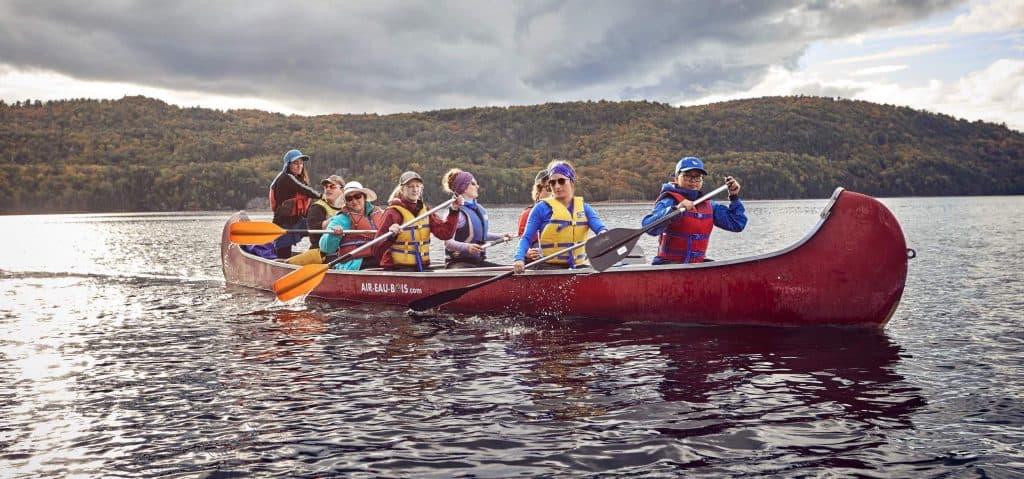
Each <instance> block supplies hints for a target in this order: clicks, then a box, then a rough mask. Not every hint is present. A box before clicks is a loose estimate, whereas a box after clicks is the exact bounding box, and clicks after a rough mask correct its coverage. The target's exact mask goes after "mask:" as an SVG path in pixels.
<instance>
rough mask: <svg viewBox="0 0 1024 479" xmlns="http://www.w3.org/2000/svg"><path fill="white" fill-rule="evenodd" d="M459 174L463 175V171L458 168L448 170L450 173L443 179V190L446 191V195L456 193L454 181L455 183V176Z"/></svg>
mask: <svg viewBox="0 0 1024 479" xmlns="http://www.w3.org/2000/svg"><path fill="white" fill-rule="evenodd" d="M459 173H462V170H460V169H458V168H452V169H450V170H448V172H447V173H445V174H444V176H442V177H441V188H443V189H444V192H445V193H452V194H454V193H455V192H454V191H452V188H453V186H452V181H455V175H457V174H459Z"/></svg>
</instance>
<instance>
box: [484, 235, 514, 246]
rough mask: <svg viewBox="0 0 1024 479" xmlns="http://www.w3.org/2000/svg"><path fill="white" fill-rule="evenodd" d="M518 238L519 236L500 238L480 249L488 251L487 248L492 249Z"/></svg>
mask: <svg viewBox="0 0 1024 479" xmlns="http://www.w3.org/2000/svg"><path fill="white" fill-rule="evenodd" d="M516 238H518V236H506V237H504V238H499V239H496V240H494V241H488V242H486V243H484V244H482V245H480V249H487V248H490V247H491V246H495V245H499V244H502V243H504V242H506V241H512V240H514V239H516Z"/></svg>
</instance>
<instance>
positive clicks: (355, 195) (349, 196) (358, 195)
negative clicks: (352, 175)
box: [345, 193, 365, 201]
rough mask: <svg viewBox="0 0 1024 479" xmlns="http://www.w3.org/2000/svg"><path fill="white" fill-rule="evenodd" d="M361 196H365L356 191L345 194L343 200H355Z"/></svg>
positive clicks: (361, 197)
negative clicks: (351, 193)
mask: <svg viewBox="0 0 1024 479" xmlns="http://www.w3.org/2000/svg"><path fill="white" fill-rule="evenodd" d="M363 198H365V196H364V195H363V194H362V193H356V194H354V195H348V196H346V197H345V201H356V200H361V199H363Z"/></svg>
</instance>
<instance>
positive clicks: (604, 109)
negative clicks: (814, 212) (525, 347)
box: [0, 97, 1024, 213]
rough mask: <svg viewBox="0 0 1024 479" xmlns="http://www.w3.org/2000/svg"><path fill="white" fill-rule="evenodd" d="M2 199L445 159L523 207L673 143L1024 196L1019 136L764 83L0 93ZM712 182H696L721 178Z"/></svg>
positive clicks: (615, 174) (647, 183)
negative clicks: (443, 103)
mask: <svg viewBox="0 0 1024 479" xmlns="http://www.w3.org/2000/svg"><path fill="white" fill-rule="evenodd" d="M0 138H2V139H3V141H2V143H0V158H2V159H0V212H4V213H14V212H60V211H91V212H103V211H177V210H210V209H238V208H243V207H245V206H246V205H247V204H251V202H252V200H254V199H262V198H265V197H266V194H267V187H268V185H269V183H270V180H271V179H272V178H273V177H274V175H275V174H277V172H278V171H279V170H280V167H281V164H282V163H281V156H282V155H283V154H284V152H285V151H286V150H288V149H290V148H299V149H301V150H302V151H303V153H306V154H308V155H310V156H311V157H312V160H311V161H310V162H309V163H308V164H307V165H308V167H309V169H310V171H311V175H312V177H313V180H314V181H317V180H319V179H320V178H323V177H325V176H327V175H329V174H340V175H342V176H343V177H344V178H346V179H347V180H351V179H355V180H359V181H361V182H363V184H365V185H367V186H369V187H370V188H373V189H375V190H376V191H377V192H378V193H379V194H380V195H382V196H385V195H387V194H388V193H389V192H390V191H391V189H392V188H393V186H394V184H395V182H396V180H397V178H398V176H399V175H400V174H401V172H402V171H405V170H416V171H418V172H419V173H420V174H421V175H423V177H424V178H426V179H427V197H428V198H430V199H433V200H434V201H435V202H436V201H439V200H440V199H441V198H443V194H442V193H441V188H440V184H439V183H440V177H441V175H442V173H443V172H444V171H446V170H447V169H449V168H452V167H456V166H457V167H460V168H463V169H466V170H468V171H471V172H473V173H474V175H476V177H477V178H478V180H480V182H481V184H482V186H483V190H482V200H483V201H484V202H485V203H487V204H502V203H527V202H528V201H529V194H530V183H531V181H532V179H533V176H534V174H535V173H536V172H537V170H538V169H540V168H541V167H542V166H543V165H545V164H547V163H548V161H550V160H552V159H556V158H559V159H566V160H569V161H572V162H573V163H574V164H575V165H576V166H577V169H578V171H579V173H580V178H581V180H580V183H579V189H578V190H579V192H580V193H582V194H583V195H585V196H586V197H587V199H588V201H605V200H651V199H653V198H654V196H655V195H656V193H657V191H658V189H659V187H660V185H661V183H663V182H664V181H666V180H667V179H668V176H669V175H670V174H671V172H672V167H673V165H674V163H675V162H676V161H677V160H678V159H679V158H680V157H682V156H687V155H693V156H700V157H701V158H703V159H704V160H705V162H706V164H707V165H708V167H709V170H710V171H709V172H710V173H711V174H712V175H713V176H714V177H715V178H718V179H720V177H721V176H722V175H725V174H731V175H733V176H736V177H737V178H739V179H740V181H741V182H742V183H743V196H744V197H745V198H750V199H774V198H823V197H827V196H828V195H829V194H830V193H831V191H832V190H833V189H834V188H835V187H836V186H844V187H846V188H849V189H853V190H856V191H860V192H864V193H867V194H871V195H876V196H909V195H984V194H1021V193H1024V174H1022V172H1024V160H1022V158H1024V135H1022V134H1021V133H1019V132H1016V131H1013V130H1010V129H1008V128H1006V127H1005V126H1001V125H993V124H989V123H983V122H968V121H965V120H957V119H954V118H952V117H949V116H945V115H937V114H932V113H927V112H922V111H917V110H913V109H910V108H904V107H894V106H888V105H879V104H873V103H867V102H861V101H849V100H834V99H830V98H815V97H772V98H760V99H751V100H740V101H732V102H725V103H717V104H712V105H705V106H696V107H680V108H676V107H671V106H668V105H665V104H658V103H651V102H604V101H601V102H577V103H549V104H544V105H536V106H519V107H507V108H505V107H492V108H469V109H459V110H441V111H432V112H424V113H404V114H395V115H325V116H315V117H303V116H286V115H281V114H275V113H267V112H261V111H255V110H230V111H226V112H222V111H218V110H210V109H204V108H179V107H176V106H172V105H168V104H166V103H163V102H161V101H158V100H153V99H149V98H144V97H126V98H123V99H121V100H116V101H111V100H66V101H51V102H45V103H43V102H39V101H26V102H16V103H15V104H5V103H2V102H0ZM718 179H712V180H711V181H709V182H707V185H708V186H710V185H713V184H716V183H717V182H718V181H719V180H718Z"/></svg>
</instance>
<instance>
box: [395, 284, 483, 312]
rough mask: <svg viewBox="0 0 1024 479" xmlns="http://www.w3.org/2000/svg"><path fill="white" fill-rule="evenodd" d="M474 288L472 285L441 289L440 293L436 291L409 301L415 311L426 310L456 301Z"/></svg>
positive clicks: (410, 307)
mask: <svg viewBox="0 0 1024 479" xmlns="http://www.w3.org/2000/svg"><path fill="white" fill-rule="evenodd" d="M472 290H473V287H472V286H466V287H463V288H457V289H449V290H447V291H441V292H440V293H435V294H432V295H430V296H426V297H423V298H420V299H417V300H415V301H413V302H411V303H409V309H411V310H413V311H426V310H428V309H430V308H436V307H438V306H440V305H442V304H444V303H448V302H451V301H455V300H456V299H459V298H461V297H462V295H464V294H466V293H468V292H470V291H472Z"/></svg>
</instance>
